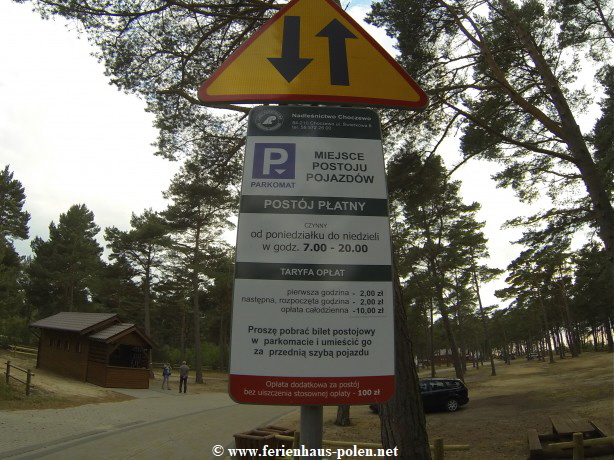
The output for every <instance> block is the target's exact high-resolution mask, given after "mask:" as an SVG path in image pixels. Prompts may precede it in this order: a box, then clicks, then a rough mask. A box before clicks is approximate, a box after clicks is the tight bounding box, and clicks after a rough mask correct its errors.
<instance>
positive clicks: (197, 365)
mask: <svg viewBox="0 0 614 460" xmlns="http://www.w3.org/2000/svg"><path fill="white" fill-rule="evenodd" d="M199 261H200V225H198V226H197V227H196V237H195V242H194V256H193V260H192V262H193V264H194V267H193V269H192V297H193V299H192V302H193V306H194V374H195V380H194V381H195V383H204V382H203V360H202V349H201V344H200V303H199V299H198V269H199V263H198V262H199Z"/></svg>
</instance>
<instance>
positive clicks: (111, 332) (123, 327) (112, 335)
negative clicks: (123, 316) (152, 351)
mask: <svg viewBox="0 0 614 460" xmlns="http://www.w3.org/2000/svg"><path fill="white" fill-rule="evenodd" d="M132 333H135V334H136V335H138V336H139V337H141V339H142V340H143V341H144V342H145V343H147V344H149V346H150V347H152V348H153V346H154V343H153V342H152V340H151V339H150V338H149V337H147V336H146V335H145V334H144V333H143V332H141V330H140V329H139V328H138V327H136V326H135V325H134V324H130V323H119V324H113V325H112V326H109V327H107V328H106V329H103V330H101V331H98V332H96V333H95V334H92V335H90V339H91V340H97V341H100V342H106V343H111V342H116V341H118V340H120V339H121V338H122V337H124V336H126V335H128V334H132Z"/></svg>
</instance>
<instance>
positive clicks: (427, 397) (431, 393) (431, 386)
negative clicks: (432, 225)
mask: <svg viewBox="0 0 614 460" xmlns="http://www.w3.org/2000/svg"><path fill="white" fill-rule="evenodd" d="M420 394H421V395H422V405H423V406H424V410H425V411H429V410H442V409H443V410H447V411H449V412H455V411H456V410H458V408H459V407H460V406H462V405H464V404H467V403H468V402H469V390H467V387H466V386H465V384H464V383H463V381H462V380H459V379H452V378H428V379H420ZM369 407H370V408H371V410H372V411H373V412H375V413H377V412H379V406H378V405H377V404H372V405H370V406H369Z"/></svg>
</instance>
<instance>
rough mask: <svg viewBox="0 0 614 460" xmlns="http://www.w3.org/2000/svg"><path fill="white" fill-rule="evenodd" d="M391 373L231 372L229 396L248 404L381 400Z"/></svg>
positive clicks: (386, 394)
mask: <svg viewBox="0 0 614 460" xmlns="http://www.w3.org/2000/svg"><path fill="white" fill-rule="evenodd" d="M393 392H394V375H383V376H365V377H266V376H253V375H233V374H231V375H230V396H231V397H232V399H234V400H235V401H236V402H240V403H248V404H249V403H251V404H288V405H297V406H298V405H331V406H334V405H339V404H374V403H378V402H384V401H386V400H388V399H390V398H391V397H392V393H393Z"/></svg>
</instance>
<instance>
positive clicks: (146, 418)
mask: <svg viewBox="0 0 614 460" xmlns="http://www.w3.org/2000/svg"><path fill="white" fill-rule="evenodd" d="M121 391H122V392H123V393H126V394H129V395H131V396H134V397H135V398H136V399H133V400H130V401H124V402H118V403H104V404H87V405H84V406H79V407H71V408H68V409H46V410H27V411H13V412H0V459H5V458H11V459H46V460H52V459H58V460H59V459H62V460H65V459H71V460H73V459H75V460H80V459H83V460H90V459H91V460H97V459H101V460H102V459H105V460H109V459H143V460H144V459H186V460H188V459H210V458H214V457H213V456H212V454H211V449H212V448H213V446H214V445H222V446H224V447H225V448H227V447H234V438H233V434H234V433H240V432H244V431H248V430H251V429H253V428H255V427H257V426H262V425H266V424H270V423H272V422H273V421H274V420H275V419H277V418H278V417H279V416H281V415H283V414H286V413H288V412H290V411H293V410H296V408H295V407H287V406H253V405H242V404H236V403H235V402H233V401H232V400H231V399H230V398H229V397H228V395H227V394H225V393H204V394H199V395H190V394H179V393H176V392H175V391H167V390H152V389H149V390H121ZM215 458H218V457H215Z"/></svg>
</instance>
